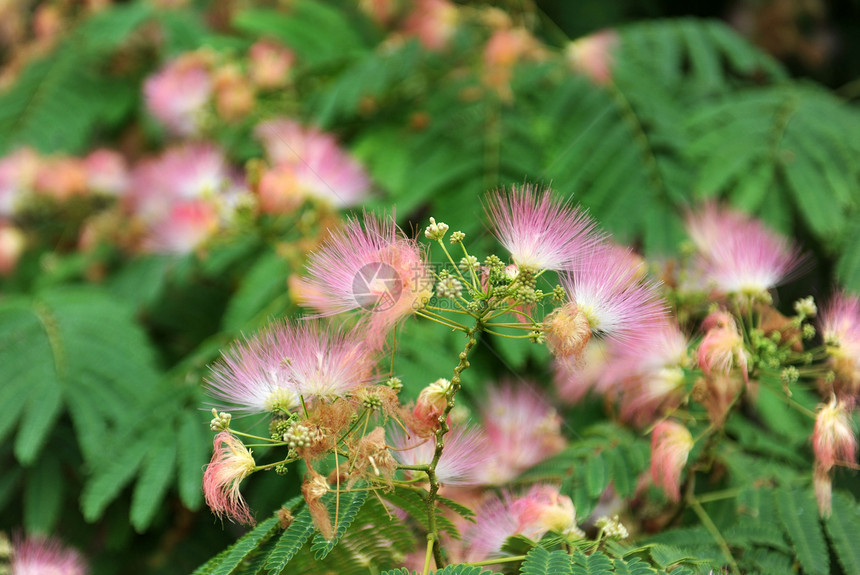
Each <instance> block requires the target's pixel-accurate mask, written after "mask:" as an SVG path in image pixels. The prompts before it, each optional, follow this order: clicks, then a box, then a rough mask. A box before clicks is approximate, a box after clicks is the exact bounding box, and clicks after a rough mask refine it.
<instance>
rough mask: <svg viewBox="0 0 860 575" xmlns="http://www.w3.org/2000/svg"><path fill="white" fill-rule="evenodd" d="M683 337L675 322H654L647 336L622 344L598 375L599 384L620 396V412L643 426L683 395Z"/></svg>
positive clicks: (685, 341)
mask: <svg viewBox="0 0 860 575" xmlns="http://www.w3.org/2000/svg"><path fill="white" fill-rule="evenodd" d="M687 345H688V342H687V338H686V336H685V335H684V334H683V332H681V330H680V328H679V327H678V326H677V324H675V323H670V322H668V321H665V322H660V323H658V324H656V325H655V326H654V328H653V330H652V333H651V337H650V338H649V339H648V340H647V341H645V342H642V343H641V344H640V345H637V346H623V347H621V348H619V349H618V350H616V351H615V352H614V353H613V354H612V357H613V361H612V363H611V364H610V365H609V366H608V367H607V369H606V370H605V372H604V373H603V375H602V384H603V386H605V387H606V388H608V389H610V390H611V391H612V393H613V394H614V395H617V396H620V416H621V419H622V420H624V421H628V422H631V423H633V424H634V425H637V426H644V425H647V424H649V423H651V422H652V421H654V420H655V419H656V418H657V417H659V415H660V413H661V411H662V410H664V409H667V408H672V407H675V406H677V404H678V403H679V402H680V401H681V399H682V398H683V391H684V370H683V368H684V367H686V366H687V365H688V363H689V360H688V357H687Z"/></svg>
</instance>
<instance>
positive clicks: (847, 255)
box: [836, 216, 860, 294]
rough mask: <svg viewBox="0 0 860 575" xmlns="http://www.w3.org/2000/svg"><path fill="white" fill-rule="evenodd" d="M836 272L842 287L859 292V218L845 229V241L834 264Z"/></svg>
mask: <svg viewBox="0 0 860 575" xmlns="http://www.w3.org/2000/svg"><path fill="white" fill-rule="evenodd" d="M855 219H856V216H855ZM836 274H837V276H838V277H839V283H840V284H841V285H842V287H844V288H845V289H846V290H848V291H850V292H852V293H855V294H860V220H857V221H855V222H854V223H853V224H851V225H849V226H848V228H847V229H846V233H845V243H844V244H843V248H842V250H841V254H840V255H839V260H838V262H837V264H836Z"/></svg>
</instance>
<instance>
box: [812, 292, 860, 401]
mask: <svg viewBox="0 0 860 575" xmlns="http://www.w3.org/2000/svg"><path fill="white" fill-rule="evenodd" d="M819 327H820V330H821V336H822V337H823V338H824V343H825V345H826V346H827V353H828V355H829V356H830V357H829V358H828V361H829V363H830V366H831V368H832V369H833V372H834V373H835V374H836V381H835V382H834V391H836V392H837V393H838V394H839V395H840V396H841V397H845V396H848V397H856V396H857V395H858V392H860V298H858V297H856V296H851V295H848V294H844V293H839V294H836V295H835V296H834V297H833V299H832V300H831V301H830V303H829V304H828V305H827V306H825V308H824V310H823V311H822V312H821V316H820V319H819Z"/></svg>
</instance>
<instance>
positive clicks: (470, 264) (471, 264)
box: [455, 232, 478, 272]
mask: <svg viewBox="0 0 860 575" xmlns="http://www.w3.org/2000/svg"><path fill="white" fill-rule="evenodd" d="M455 233H456V232H455ZM457 267H459V268H460V270H461V271H464V272H465V271H469V270H470V269H471V270H476V269H478V258H476V257H475V256H468V257H464V258H462V259H460V265H459V266H457Z"/></svg>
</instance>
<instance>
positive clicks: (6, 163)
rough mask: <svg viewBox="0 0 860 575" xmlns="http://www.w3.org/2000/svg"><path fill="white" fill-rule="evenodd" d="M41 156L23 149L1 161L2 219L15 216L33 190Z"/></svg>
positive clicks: (0, 193)
mask: <svg viewBox="0 0 860 575" xmlns="http://www.w3.org/2000/svg"><path fill="white" fill-rule="evenodd" d="M38 168H39V156H38V155H37V154H36V152H34V151H33V150H31V149H30V148H21V149H19V150H17V151H15V152H13V153H12V154H10V155H8V156H6V157H5V158H3V159H0V217H9V216H12V215H14V214H15V211H16V209H17V208H18V206H19V205H20V203H21V201H22V200H23V199H24V198H25V197H26V196H27V193H28V192H31V191H32V190H33V184H34V183H35V181H36V171H37V170H38Z"/></svg>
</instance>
